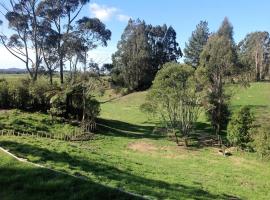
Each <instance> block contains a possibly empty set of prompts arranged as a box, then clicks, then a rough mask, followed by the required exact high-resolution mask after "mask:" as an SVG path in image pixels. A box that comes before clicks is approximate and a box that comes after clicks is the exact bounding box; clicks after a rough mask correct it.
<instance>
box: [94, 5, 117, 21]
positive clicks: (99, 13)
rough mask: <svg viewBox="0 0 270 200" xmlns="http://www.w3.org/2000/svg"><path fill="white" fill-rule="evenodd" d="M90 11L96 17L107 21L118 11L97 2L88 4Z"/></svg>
mask: <svg viewBox="0 0 270 200" xmlns="http://www.w3.org/2000/svg"><path fill="white" fill-rule="evenodd" d="M90 11H91V13H93V15H94V16H95V17H96V18H99V19H100V20H102V21H109V20H110V19H111V18H112V17H113V16H114V15H115V14H116V12H117V11H118V9H117V8H115V7H108V6H105V5H99V4H97V3H91V4H90Z"/></svg>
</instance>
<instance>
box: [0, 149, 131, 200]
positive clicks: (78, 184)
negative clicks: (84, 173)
mask: <svg viewBox="0 0 270 200" xmlns="http://www.w3.org/2000/svg"><path fill="white" fill-rule="evenodd" d="M0 158H1V162H0V175H1V176H0V177H1V178H0V188H1V189H0V199H2V200H9V199H10V200H13V199H17V200H23V199H27V200H32V199H33V200H36V199H43V200H47V199H48V200H49V199H66V200H73V199H74V200H75V199H96V198H95V197H97V198H99V199H119V198H122V199H130V198H133V197H131V196H130V195H127V194H124V193H122V192H120V191H116V190H114V189H111V188H108V187H105V186H102V185H100V184H97V183H93V182H91V181H90V180H89V181H84V180H80V179H76V178H73V177H71V176H67V175H63V174H60V173H56V172H52V171H50V170H47V169H42V168H37V167H33V166H32V165H29V164H23V163H20V162H19V161H17V160H15V159H14V158H11V157H10V156H7V155H6V154H4V153H3V152H2V151H1V150H0ZM67 191H68V192H67Z"/></svg>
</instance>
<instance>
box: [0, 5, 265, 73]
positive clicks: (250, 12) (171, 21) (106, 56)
mask: <svg viewBox="0 0 270 200" xmlns="http://www.w3.org/2000/svg"><path fill="white" fill-rule="evenodd" d="M269 9H270V1H269V0H135V1H133V0H93V1H91V3H90V4H89V5H87V6H86V7H85V8H84V10H83V12H82V14H81V15H85V16H90V17H99V18H100V19H101V20H102V21H103V22H104V23H105V24H106V25H107V27H108V28H109V29H110V30H111V31H112V39H111V41H110V42H109V44H108V47H106V48H98V49H97V50H95V51H92V52H90V56H91V57H92V58H93V59H94V60H95V61H96V62H98V63H100V64H102V63H105V62H110V57H111V54H112V53H113V52H114V51H116V45H117V42H118V41H119V39H120V37H121V34H122V32H123V30H124V28H125V26H126V24H127V20H128V18H130V17H131V18H133V19H136V18H140V19H144V20H145V21H146V23H151V24H153V25H158V24H164V23H166V24H167V25H172V26H173V27H174V29H175V30H176V32H177V40H178V42H179V44H180V46H181V48H182V49H183V48H184V47H185V42H186V41H188V38H189V37H190V35H191V32H192V31H193V30H194V29H195V26H196V24H198V22H199V21H200V20H206V21H208V23H209V28H210V31H212V32H213V31H216V30H217V29H218V27H219V25H220V23H221V22H222V20H223V19H224V17H225V16H227V17H228V18H229V20H230V21H231V23H232V24H233V26H234V33H235V34H234V37H235V41H236V42H239V41H240V40H241V39H243V38H244V37H245V35H246V34H247V33H249V32H252V31H269V32H270V12H269ZM2 30H3V31H6V28H2ZM7 67H24V65H23V63H21V62H20V61H18V60H16V58H14V57H12V56H11V55H9V53H8V52H6V51H5V50H4V48H3V47H0V68H7Z"/></svg>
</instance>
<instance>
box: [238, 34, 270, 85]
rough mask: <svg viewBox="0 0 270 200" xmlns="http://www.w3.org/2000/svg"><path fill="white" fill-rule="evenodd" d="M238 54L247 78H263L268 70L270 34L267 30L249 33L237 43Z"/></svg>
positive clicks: (269, 62) (257, 79) (256, 79)
mask: <svg viewBox="0 0 270 200" xmlns="http://www.w3.org/2000/svg"><path fill="white" fill-rule="evenodd" d="M238 55H239V60H240V63H241V66H242V68H243V69H242V70H245V72H246V73H248V75H249V79H251V80H255V81H260V80H264V79H265V78H266V76H267V74H268V72H269V64H270V59H269V55H270V36H269V33H268V32H266V31H265V32H253V33H249V34H248V35H247V36H246V37H245V38H244V39H243V40H242V41H241V42H240V43H239V44H238Z"/></svg>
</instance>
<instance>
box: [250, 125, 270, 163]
mask: <svg viewBox="0 0 270 200" xmlns="http://www.w3.org/2000/svg"><path fill="white" fill-rule="evenodd" d="M253 139H254V141H253V146H254V148H255V150H256V152H257V153H258V154H259V155H260V157H261V158H262V159H270V127H269V125H267V126H266V125H263V126H262V127H260V128H258V129H257V131H256V133H254V135H253Z"/></svg>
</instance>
